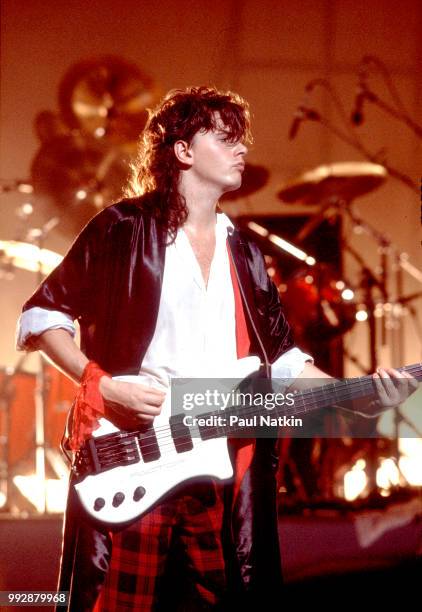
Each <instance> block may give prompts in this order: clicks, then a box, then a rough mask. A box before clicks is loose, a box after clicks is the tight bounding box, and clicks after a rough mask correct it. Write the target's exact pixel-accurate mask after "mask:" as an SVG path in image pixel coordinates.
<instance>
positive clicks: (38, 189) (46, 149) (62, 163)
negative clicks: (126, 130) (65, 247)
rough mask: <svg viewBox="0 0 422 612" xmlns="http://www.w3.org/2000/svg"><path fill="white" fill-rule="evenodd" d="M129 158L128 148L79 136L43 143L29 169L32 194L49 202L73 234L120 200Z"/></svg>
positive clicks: (71, 135) (64, 137) (69, 136)
mask: <svg viewBox="0 0 422 612" xmlns="http://www.w3.org/2000/svg"><path fill="white" fill-rule="evenodd" d="M130 154H131V152H130V151H129V145H125V146H123V145H119V146H117V145H116V144H114V145H110V143H108V144H107V142H106V141H104V140H100V141H98V140H97V139H95V138H92V137H88V136H83V135H82V134H80V133H73V134H69V135H68V136H60V137H58V138H55V139H53V140H51V141H48V142H45V143H43V144H42V145H41V147H40V149H39V150H38V152H37V154H36V156H35V158H34V159H33V162H32V166H31V177H32V182H33V185H34V190H35V193H36V194H37V195H41V196H43V197H45V196H47V197H48V198H49V199H51V200H52V202H53V203H54V205H55V206H58V207H59V208H60V209H61V211H62V214H63V215H66V216H67V217H69V218H68V220H67V221H68V222H69V223H67V224H68V225H72V231H76V230H77V229H80V225H81V224H84V223H86V222H87V221H88V219H90V218H91V217H92V216H93V215H94V214H95V213H96V212H98V211H99V210H101V209H102V208H104V207H105V206H106V205H108V204H110V203H111V202H113V201H116V200H117V199H119V198H120V197H121V192H122V186H123V185H125V183H126V181H127V178H128V173H129V160H130ZM62 220H63V221H64V220H65V219H62ZM73 226H75V227H73Z"/></svg>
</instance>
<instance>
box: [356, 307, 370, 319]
mask: <svg viewBox="0 0 422 612" xmlns="http://www.w3.org/2000/svg"><path fill="white" fill-rule="evenodd" d="M355 318H356V321H366V320H367V319H368V313H367V312H366V310H364V309H363V308H360V309H359V310H358V311H357V312H356V314H355Z"/></svg>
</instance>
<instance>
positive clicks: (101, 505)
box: [94, 497, 105, 512]
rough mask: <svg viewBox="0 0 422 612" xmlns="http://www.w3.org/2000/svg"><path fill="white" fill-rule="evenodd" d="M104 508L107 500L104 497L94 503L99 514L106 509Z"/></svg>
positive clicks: (98, 498)
mask: <svg viewBox="0 0 422 612" xmlns="http://www.w3.org/2000/svg"><path fill="white" fill-rule="evenodd" d="M104 506H105V499H103V498H102V497H97V499H96V500H95V502H94V510H96V511H97V512H98V510H101V508H104Z"/></svg>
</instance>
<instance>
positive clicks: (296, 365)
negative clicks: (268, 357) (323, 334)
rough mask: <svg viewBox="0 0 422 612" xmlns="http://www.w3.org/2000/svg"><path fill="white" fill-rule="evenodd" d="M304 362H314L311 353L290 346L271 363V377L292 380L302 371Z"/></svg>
mask: <svg viewBox="0 0 422 612" xmlns="http://www.w3.org/2000/svg"><path fill="white" fill-rule="evenodd" d="M306 362H310V363H314V360H313V358H312V357H311V355H307V353H304V352H303V351H301V350H300V349H298V348H297V347H294V348H291V349H289V350H288V351H286V352H285V353H283V355H281V356H280V357H279V358H278V359H276V361H274V363H273V364H272V365H271V377H272V378H274V379H277V378H281V379H284V380H286V381H290V382H293V381H294V380H295V379H296V378H297V377H298V376H299V374H301V373H302V372H303V369H304V367H305V363H306Z"/></svg>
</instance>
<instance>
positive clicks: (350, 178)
mask: <svg viewBox="0 0 422 612" xmlns="http://www.w3.org/2000/svg"><path fill="white" fill-rule="evenodd" d="M386 178H387V170H386V169H385V168H384V166H381V165H380V164H373V163H370V162H336V163H334V164H329V165H325V166H318V167H317V168H314V169H313V170H310V171H308V172H304V173H303V174H301V175H300V176H298V177H297V178H295V179H293V180H291V181H289V182H288V183H286V184H285V185H283V186H282V187H281V189H280V191H279V192H278V193H277V196H278V198H279V199H280V200H282V201H283V202H287V203H289V204H293V203H295V204H320V203H321V202H324V201H327V200H336V201H338V200H343V201H346V202H351V201H352V200H354V199H355V198H357V197H359V196H361V195H364V194H365V193H369V192H370V191H372V190H374V189H376V188H377V187H379V186H380V185H382V183H383V182H384V181H385V179H386Z"/></svg>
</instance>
